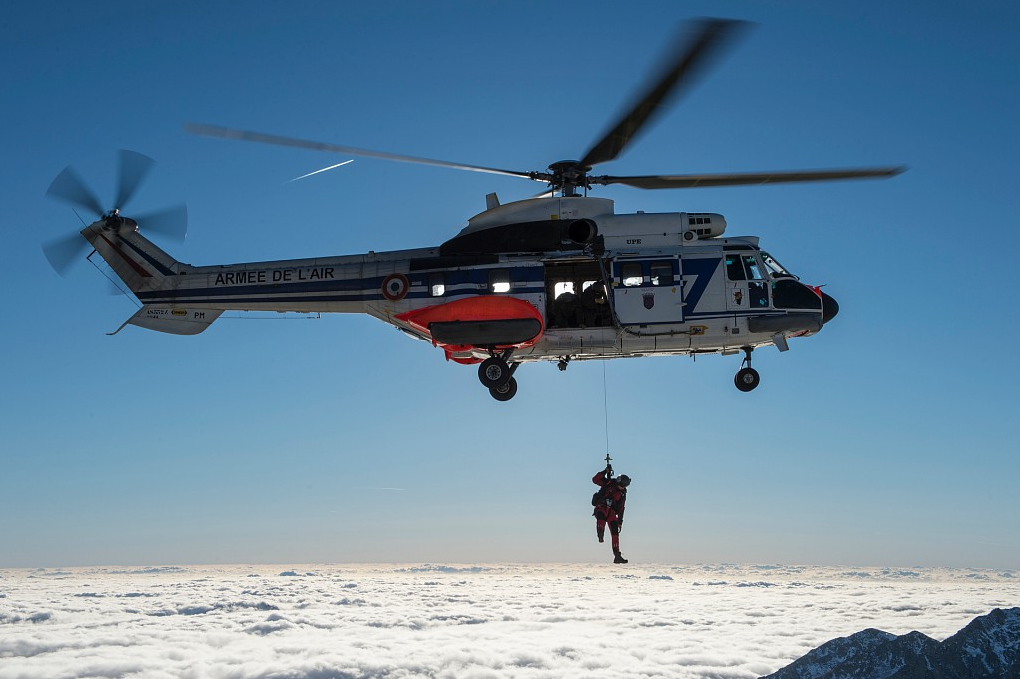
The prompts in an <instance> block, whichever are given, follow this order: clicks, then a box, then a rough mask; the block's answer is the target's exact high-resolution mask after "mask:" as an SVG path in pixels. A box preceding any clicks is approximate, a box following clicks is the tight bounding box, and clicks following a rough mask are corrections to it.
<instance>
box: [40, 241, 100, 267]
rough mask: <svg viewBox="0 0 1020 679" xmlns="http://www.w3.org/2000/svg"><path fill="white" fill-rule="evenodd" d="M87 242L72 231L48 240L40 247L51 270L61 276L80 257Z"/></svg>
mask: <svg viewBox="0 0 1020 679" xmlns="http://www.w3.org/2000/svg"><path fill="white" fill-rule="evenodd" d="M88 244H89V243H88V241H87V240H85V239H84V238H83V237H82V235H81V234H80V233H72V234H71V235H70V236H63V237H61V238H55V239H53V240H51V241H48V242H47V243H46V244H44V245H43V248H42V249H43V254H44V255H46V259H47V260H48V261H49V263H50V266H52V267H53V270H54V271H56V272H57V273H58V274H60V275H61V276H63V275H64V274H65V273H67V271H68V269H70V268H71V265H72V264H74V263H75V262H76V261H77V260H78V259H79V258H80V257H81V255H82V253H84V251H85V250H86V249H87V248H88Z"/></svg>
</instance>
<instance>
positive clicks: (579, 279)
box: [545, 259, 613, 328]
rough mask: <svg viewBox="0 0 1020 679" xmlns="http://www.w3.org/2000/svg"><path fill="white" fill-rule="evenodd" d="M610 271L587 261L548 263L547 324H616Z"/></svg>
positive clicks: (596, 326) (546, 272) (586, 325)
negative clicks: (608, 281) (608, 286)
mask: <svg viewBox="0 0 1020 679" xmlns="http://www.w3.org/2000/svg"><path fill="white" fill-rule="evenodd" d="M608 277H609V274H608V272H600V271H599V265H598V263H597V262H595V261H594V260H591V259H587V260H568V261H550V262H546V263H545V292H546V315H545V318H546V327H548V328H603V327H609V326H611V325H613V314H612V310H611V309H610V307H609V303H608V300H607V298H606V286H605V280H606V279H608Z"/></svg>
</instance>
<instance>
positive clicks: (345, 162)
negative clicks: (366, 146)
mask: <svg viewBox="0 0 1020 679" xmlns="http://www.w3.org/2000/svg"><path fill="white" fill-rule="evenodd" d="M353 162H354V159H353V158H351V159H350V160H345V161H344V162H342V163H337V164H336V165H330V166H329V167H324V168H322V169H321V170H316V171H315V172H309V173H308V174H303V175H301V176H300V177H294V178H293V179H288V180H287V181H286V182H284V183H285V184H290V183H291V182H296V181H297V180H299V179H304V178H305V177H311V176H312V175H313V174H319V173H320V172H325V171H326V170H332V169H333V168H336V167H340V166H341V165H346V164H347V163H353Z"/></svg>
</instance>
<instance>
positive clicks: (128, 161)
mask: <svg viewBox="0 0 1020 679" xmlns="http://www.w3.org/2000/svg"><path fill="white" fill-rule="evenodd" d="M119 155H120V176H118V177H117V199H116V200H115V201H114V203H113V207H115V208H119V209H123V208H124V206H125V205H126V204H127V203H128V201H130V200H131V197H132V196H133V195H135V191H137V190H138V187H139V186H140V185H141V183H142V180H143V179H145V175H147V174H148V173H149V170H150V169H152V166H153V164H155V162H156V161H154V160H153V159H152V158H150V157H149V156H146V155H143V154H141V153H138V152H137V151H128V150H127V149H121V150H120V152H119Z"/></svg>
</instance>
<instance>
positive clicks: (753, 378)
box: [733, 347, 761, 391]
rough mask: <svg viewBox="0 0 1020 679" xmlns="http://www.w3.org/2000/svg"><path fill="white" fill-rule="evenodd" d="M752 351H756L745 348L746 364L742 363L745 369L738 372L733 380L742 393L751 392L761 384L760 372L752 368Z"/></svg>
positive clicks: (742, 368)
mask: <svg viewBox="0 0 1020 679" xmlns="http://www.w3.org/2000/svg"><path fill="white" fill-rule="evenodd" d="M752 351H754V349H753V348H752V347H744V362H743V363H741V366H743V367H741V368H740V370H738V371H737V374H736V376H735V377H734V378H733V384H735V385H737V389H739V390H740V391H751V390H752V389H754V388H755V387H757V386H758V384H759V383H760V382H761V377H759V376H758V371H757V370H755V369H754V368H752V367H751V352H752Z"/></svg>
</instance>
